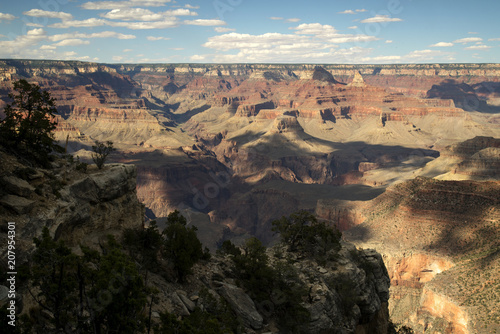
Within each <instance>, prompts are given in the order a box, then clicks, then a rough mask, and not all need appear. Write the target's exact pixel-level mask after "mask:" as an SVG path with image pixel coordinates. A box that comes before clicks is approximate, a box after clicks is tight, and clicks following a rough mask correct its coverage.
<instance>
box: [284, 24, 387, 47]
mask: <svg viewBox="0 0 500 334" xmlns="http://www.w3.org/2000/svg"><path fill="white" fill-rule="evenodd" d="M292 29H293V30H295V33H296V34H300V35H314V36H315V37H316V38H318V39H321V40H324V41H328V42H330V43H333V44H340V43H360V42H369V41H376V40H378V38H377V37H375V36H368V35H352V34H339V33H338V32H337V30H336V29H335V28H334V27H333V26H331V25H328V24H325V25H322V24H320V23H303V24H300V25H298V26H297V27H295V28H292Z"/></svg>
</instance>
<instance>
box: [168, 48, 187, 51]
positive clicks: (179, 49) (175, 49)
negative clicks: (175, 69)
mask: <svg viewBox="0 0 500 334" xmlns="http://www.w3.org/2000/svg"><path fill="white" fill-rule="evenodd" d="M170 50H174V51H182V50H184V48H170Z"/></svg>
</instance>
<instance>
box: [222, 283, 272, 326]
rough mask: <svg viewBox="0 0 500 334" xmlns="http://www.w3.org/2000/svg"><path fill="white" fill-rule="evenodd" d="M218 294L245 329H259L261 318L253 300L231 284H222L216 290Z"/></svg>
mask: <svg viewBox="0 0 500 334" xmlns="http://www.w3.org/2000/svg"><path fill="white" fill-rule="evenodd" d="M217 291H218V292H219V294H220V295H221V296H222V297H223V298H224V299H225V300H226V301H227V302H228V303H229V305H231V308H232V309H233V310H234V312H236V314H237V315H238V317H239V318H240V319H241V320H242V321H243V324H244V325H245V326H246V327H251V328H253V329H261V328H262V322H263V318H262V316H261V315H260V314H259V312H257V309H256V308H255V303H254V302H253V300H252V299H251V298H250V297H249V296H248V295H247V294H246V293H245V292H244V291H243V289H241V288H238V287H237V286H234V285H232V284H227V283H222V284H221V286H220V287H219V288H218V289H217Z"/></svg>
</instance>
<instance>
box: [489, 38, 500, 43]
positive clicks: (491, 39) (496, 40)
mask: <svg viewBox="0 0 500 334" xmlns="http://www.w3.org/2000/svg"><path fill="white" fill-rule="evenodd" d="M488 41H489V42H499V41H500V38H490V39H489V40H488Z"/></svg>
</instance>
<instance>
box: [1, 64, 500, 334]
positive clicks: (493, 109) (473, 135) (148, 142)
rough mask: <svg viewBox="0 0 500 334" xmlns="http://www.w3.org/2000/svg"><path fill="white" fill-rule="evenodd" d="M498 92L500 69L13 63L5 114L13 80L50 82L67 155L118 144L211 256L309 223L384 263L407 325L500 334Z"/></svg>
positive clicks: (156, 205)
mask: <svg viewBox="0 0 500 334" xmlns="http://www.w3.org/2000/svg"><path fill="white" fill-rule="evenodd" d="M499 77H500V65H499V64H408V65H340V64H339V65H335V64H328V65H321V66H317V65H300V64H297V65H293V64H291V65H280V64H94V63H85V62H63V61H35V60H0V98H1V101H2V102H0V103H1V104H2V105H0V110H1V109H3V106H4V105H5V103H7V102H8V101H9V100H8V97H7V94H8V93H9V92H10V89H11V88H10V87H11V82H12V81H13V80H16V79H19V78H26V79H28V80H29V81H30V82H36V83H37V84H39V85H40V86H41V87H42V88H43V89H46V90H48V91H49V92H50V94H51V96H53V97H54V98H55V99H56V103H57V108H58V113H59V114H58V116H57V120H58V128H57V130H56V139H57V140H58V141H59V142H60V143H61V145H62V146H63V147H65V148H66V150H67V152H68V153H71V154H72V155H73V156H75V158H76V157H77V156H78V159H79V160H81V161H85V162H89V163H91V161H92V160H91V152H92V149H91V146H92V145H93V144H94V140H100V141H107V140H111V141H113V142H114V144H115V147H116V148H117V151H116V152H114V153H113V154H112V155H111V156H110V161H111V162H113V163H127V164H133V165H135V166H136V167H135V168H136V173H137V185H136V189H137V197H138V198H139V200H140V201H141V202H142V203H144V205H145V207H146V208H145V211H146V212H145V215H146V217H147V220H153V219H154V220H157V221H158V223H159V225H160V226H161V225H162V223H163V222H164V217H166V216H167V214H168V213H169V212H171V211H173V210H174V209H179V210H180V211H181V212H182V213H183V215H185V216H186V218H187V219H188V222H189V224H193V225H196V226H197V227H198V234H199V237H200V240H202V242H203V243H204V245H206V246H207V247H209V248H210V249H211V250H215V249H216V248H217V247H218V245H220V244H221V243H222V242H223V241H224V240H231V241H233V242H234V243H235V244H241V243H242V242H243V240H245V239H246V238H247V237H249V236H257V237H258V238H259V239H260V240H261V241H263V242H264V243H266V244H272V243H273V242H274V241H275V239H276V236H275V235H274V233H273V232H272V231H271V226H270V223H271V221H273V220H274V219H277V218H280V217H281V216H283V215H288V214H290V213H291V212H294V211H296V210H298V209H305V210H308V211H310V212H314V213H315V214H316V215H317V216H318V217H319V218H320V219H322V220H324V221H327V222H329V223H330V224H331V225H334V226H337V227H338V228H339V230H341V231H342V232H343V233H344V238H345V239H346V240H348V241H350V242H353V243H354V244H355V245H356V246H358V247H362V248H373V249H376V250H377V251H378V252H380V253H381V254H383V258H384V262H385V264H386V266H387V268H388V272H389V276H390V278H391V295H390V298H391V299H390V300H389V310H390V312H391V317H392V318H393V319H394V321H395V322H399V323H404V324H406V325H409V326H411V327H412V328H413V329H414V330H415V331H416V332H417V333H434V332H441V333H490V332H491V333H494V332H495V331H496V330H497V329H498V328H499V326H500V325H499V324H500V310H499V309H498V308H497V307H496V306H495V305H496V304H498V301H499V300H500V295H498V291H499V289H500V281H498V279H497V278H496V277H498V268H499V263H498V261H499V254H500V253H499V251H498V250H499V248H498V247H499V245H498V242H497V241H496V240H498V233H499V232H500V231H499V230H498V228H499V226H500V225H499V213H500V211H499V210H500V206H499V203H498V201H499V198H500V188H499V186H500V183H499V179H498V176H499V175H500V140H499V139H496V138H500V80H499ZM0 114H1V111H0ZM0 116H1V115H0ZM116 168H118V167H116ZM64 231H65V230H63V229H61V230H60V233H69V232H64ZM75 237H76V236H75Z"/></svg>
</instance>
